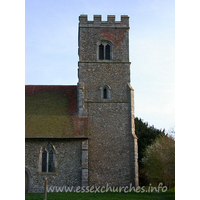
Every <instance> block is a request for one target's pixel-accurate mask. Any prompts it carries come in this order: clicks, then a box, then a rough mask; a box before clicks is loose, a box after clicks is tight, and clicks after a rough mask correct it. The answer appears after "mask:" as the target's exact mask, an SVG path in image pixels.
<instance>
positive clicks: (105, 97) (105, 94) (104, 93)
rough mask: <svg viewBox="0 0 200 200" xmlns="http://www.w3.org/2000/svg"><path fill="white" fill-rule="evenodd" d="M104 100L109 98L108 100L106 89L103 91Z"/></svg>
mask: <svg viewBox="0 0 200 200" xmlns="http://www.w3.org/2000/svg"><path fill="white" fill-rule="evenodd" d="M103 98H104V99H107V98H108V95H107V89H106V88H104V89H103Z"/></svg>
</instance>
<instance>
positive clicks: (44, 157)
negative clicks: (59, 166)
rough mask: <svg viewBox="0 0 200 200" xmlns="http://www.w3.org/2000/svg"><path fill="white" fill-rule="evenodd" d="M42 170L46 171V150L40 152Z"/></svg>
mask: <svg viewBox="0 0 200 200" xmlns="http://www.w3.org/2000/svg"><path fill="white" fill-rule="evenodd" d="M42 172H47V152H46V151H45V150H44V151H43V152H42Z"/></svg>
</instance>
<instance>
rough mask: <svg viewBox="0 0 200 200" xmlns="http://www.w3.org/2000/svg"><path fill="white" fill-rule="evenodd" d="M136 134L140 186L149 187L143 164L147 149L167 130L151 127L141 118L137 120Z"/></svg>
mask: <svg viewBox="0 0 200 200" xmlns="http://www.w3.org/2000/svg"><path fill="white" fill-rule="evenodd" d="M135 133H136V135H137V137H138V164H139V181H140V185H147V184H148V180H147V179H146V176H145V168H144V166H143V163H142V159H143V157H144V152H145V150H146V148H147V147H148V146H149V145H151V144H153V142H154V141H155V139H156V138H157V137H159V136H161V135H165V130H159V129H156V128H154V126H149V125H148V123H147V122H143V120H141V119H139V118H137V117H136V118H135Z"/></svg>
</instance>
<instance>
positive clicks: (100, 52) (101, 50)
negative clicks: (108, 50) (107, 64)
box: [99, 44, 104, 60]
mask: <svg viewBox="0 0 200 200" xmlns="http://www.w3.org/2000/svg"><path fill="white" fill-rule="evenodd" d="M99 59H100V60H103V59H104V46H103V45H102V44H100V45H99Z"/></svg>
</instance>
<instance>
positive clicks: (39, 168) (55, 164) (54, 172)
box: [38, 142, 57, 175]
mask: <svg viewBox="0 0 200 200" xmlns="http://www.w3.org/2000/svg"><path fill="white" fill-rule="evenodd" d="M47 144H50V145H51V146H52V147H53V150H54V154H53V172H42V152H43V151H44V149H45V147H46V145H47ZM56 168H57V162H56V149H55V147H54V145H52V144H51V143H49V142H45V143H44V144H43V145H42V147H41V149H40V153H39V162H38V173H39V174H41V175H55V174H56Z"/></svg>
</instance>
